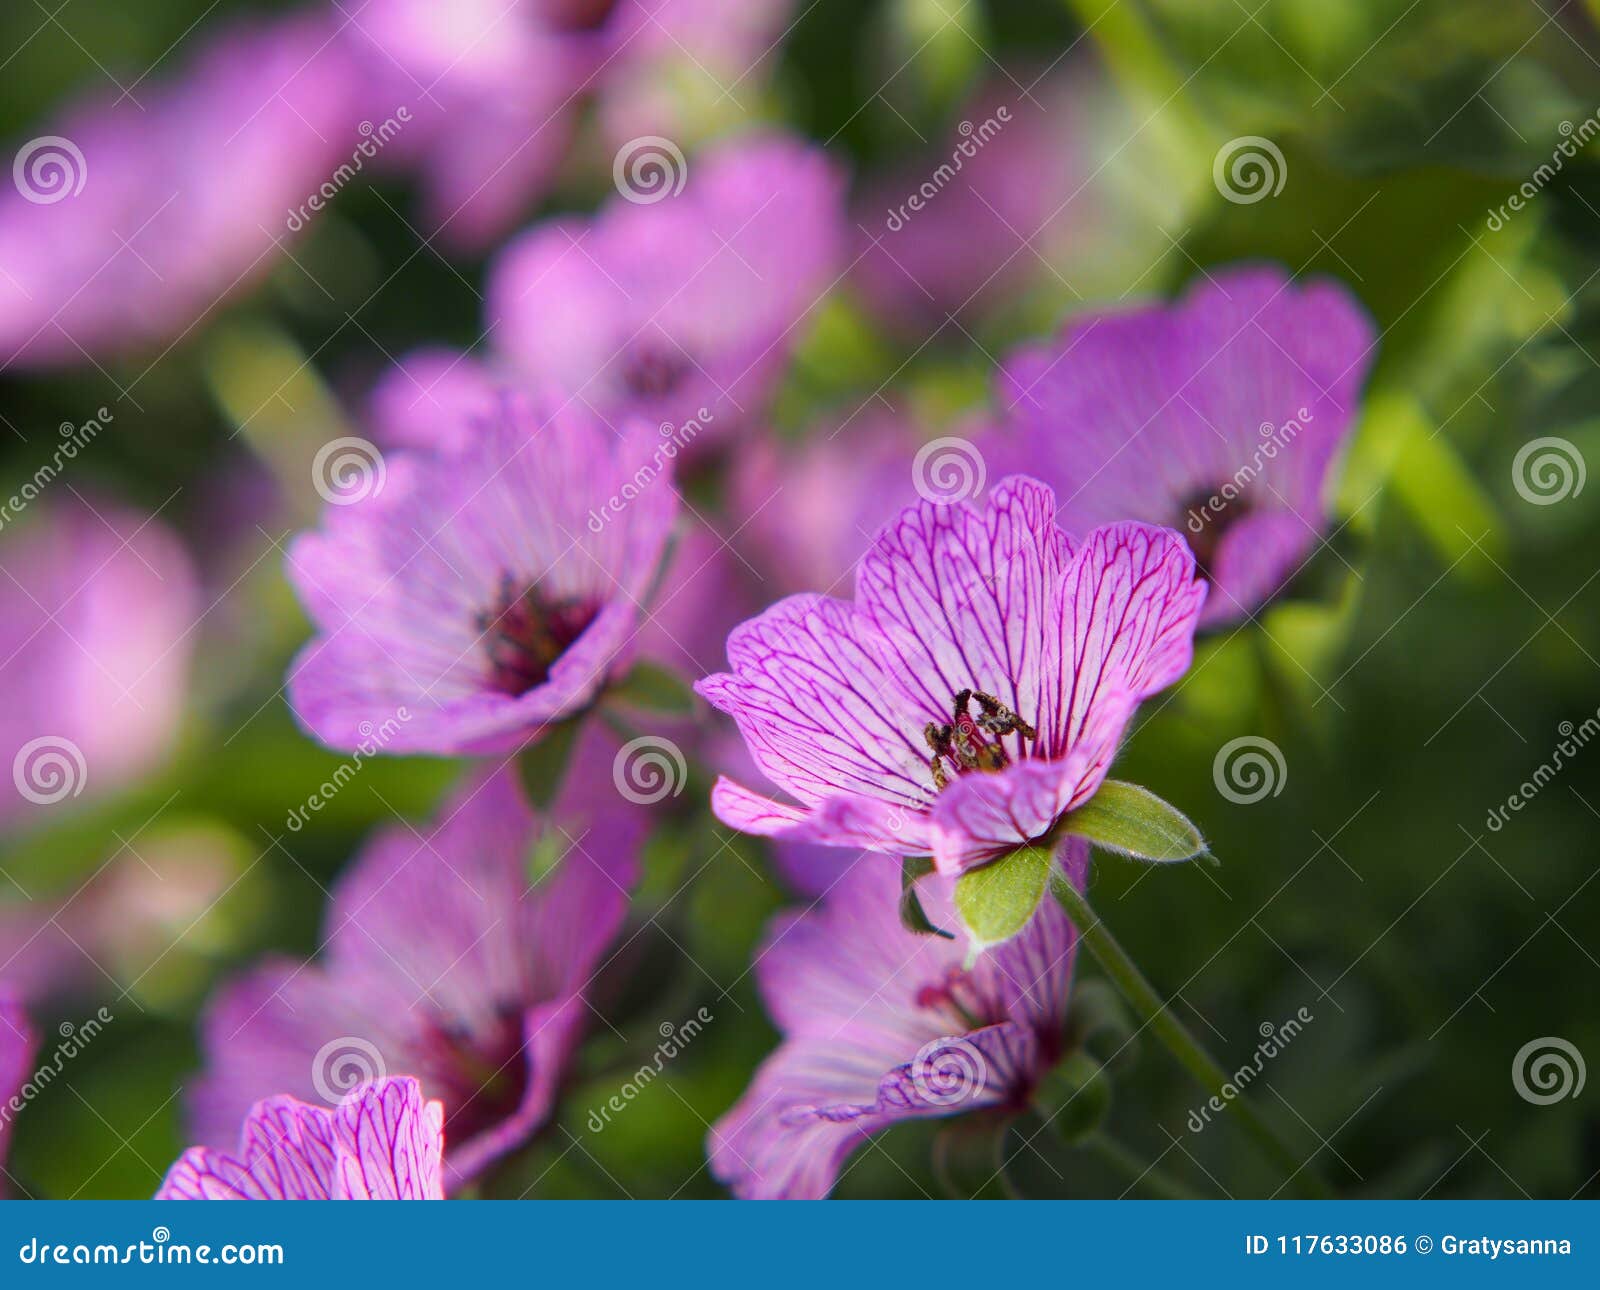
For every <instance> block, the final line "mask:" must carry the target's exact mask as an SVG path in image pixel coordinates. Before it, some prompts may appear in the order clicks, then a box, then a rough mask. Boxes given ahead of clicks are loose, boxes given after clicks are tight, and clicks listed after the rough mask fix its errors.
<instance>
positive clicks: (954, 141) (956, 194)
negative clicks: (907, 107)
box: [853, 60, 1105, 331]
mask: <svg viewBox="0 0 1600 1290" xmlns="http://www.w3.org/2000/svg"><path fill="white" fill-rule="evenodd" d="M1023 79H1024V81H1025V82H1026V81H1032V80H1033V78H1032V77H1031V76H1027V75H1026V74H1024V78H1023ZM1096 86H1097V78H1096V77H1095V76H1094V75H1093V67H1092V64H1089V63H1087V62H1085V61H1083V60H1075V61H1074V62H1072V63H1070V64H1069V65H1068V66H1067V68H1066V69H1065V70H1064V71H1063V72H1061V73H1057V74H1056V75H1054V76H1052V77H1050V78H1048V79H1045V80H1044V81H1043V83H1042V84H1041V83H1039V82H1038V81H1034V83H1033V84H1031V85H1029V86H1028V89H1027V91H1026V92H1024V91H1023V90H1021V89H1019V88H1018V86H1017V84H1016V83H1015V82H1014V81H1011V80H1004V79H1003V80H999V81H996V82H994V83H991V84H988V85H985V86H984V87H983V88H982V89H981V90H980V91H979V92H978V93H977V94H976V95H974V96H973V98H972V99H971V101H969V102H968V103H967V104H966V105H965V106H964V107H963V109H962V116H961V122H960V124H959V126H958V127H957V128H956V130H955V131H953V132H952V134H951V135H950V136H949V137H948V138H946V139H944V140H943V141H942V142H941V143H940V145H939V146H938V147H937V148H936V149H934V151H933V152H932V153H931V155H930V154H928V153H924V154H922V155H921V156H920V157H919V159H917V160H916V161H914V162H912V163H911V164H909V165H906V166H903V167H899V168H897V169H896V170H895V171H893V172H892V173H891V174H889V175H888V176H886V177H884V178H881V179H878V180H876V181H875V182H874V183H872V184H871V185H869V186H868V187H867V188H866V189H865V191H864V192H863V193H862V195H861V197H860V198H859V200H858V201H857V202H856V203H855V210H854V220H855V225H856V230H857V239H858V242H859V244H860V245H859V247H858V252H859V255H860V259H859V261H858V262H857V264H856V266H855V268H854V269H853V275H854V277H855V280H856V281H857V283H858V284H859V285H860V287H861V289H862V291H863V293H864V294H865V296H866V298H867V300H868V301H869V302H870V303H871V304H872V305H873V306H874V308H875V310H876V311H877V312H878V313H879V314H881V315H883V316H885V317H887V318H888V319H890V320H892V321H894V322H896V323H899V324H900V325H901V326H903V327H905V328H907V329H908V330H912V331H918V330H921V331H925V330H927V329H929V328H934V327H943V326H945V325H946V319H947V318H948V317H949V316H950V315H952V314H953V315H955V316H957V317H962V316H966V315H969V314H972V313H974V312H980V311H983V310H986V309H988V308H990V307H992V306H993V305H995V304H996V303H999V302H1002V301H1003V302H1007V303H1014V302H1015V300H1016V299H1017V297H1019V296H1021V295H1023V294H1025V293H1026V292H1027V291H1029V290H1030V289H1035V288H1037V287H1039V286H1047V287H1048V286H1049V279H1051V277H1052V276H1053V275H1056V270H1055V269H1054V268H1053V267H1052V266H1054V265H1057V264H1060V263H1063V262H1064V261H1065V260H1067V258H1068V257H1069V255H1070V254H1071V251H1072V249H1073V248H1074V247H1075V246H1077V245H1079V244H1081V243H1083V242H1084V241H1085V240H1086V239H1087V235H1088V234H1089V233H1091V232H1092V230H1093V229H1094V227H1095V226H1096V225H1097V224H1099V223H1100V222H1101V221H1102V220H1103V219H1104V218H1105V216H1104V210H1103V207H1104V195H1103V194H1102V192H1101V190H1100V187H1099V185H1098V184H1095V183H1093V182H1091V181H1092V179H1093V177H1094V170H1095V167H1094V164H1093V162H1092V160H1091V158H1090V157H1089V155H1088V151H1089V149H1088V143H1089V139H1088V137H1087V136H1088V134H1089V131H1088V125H1089V123H1090V122H1091V121H1093V120H1095V119H1096V116H1095V114H1094V113H1093V112H1092V111H1090V110H1089V109H1090V108H1091V106H1092V105H1091V103H1090V102H1089V101H1088V100H1089V95H1090V93H1091V92H1092V91H1093V90H1094V89H1095V88H1096Z"/></svg>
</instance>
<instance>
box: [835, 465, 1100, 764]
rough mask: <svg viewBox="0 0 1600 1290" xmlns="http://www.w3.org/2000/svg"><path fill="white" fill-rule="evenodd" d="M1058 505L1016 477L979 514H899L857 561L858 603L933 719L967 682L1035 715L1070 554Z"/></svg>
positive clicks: (958, 510) (951, 510)
mask: <svg viewBox="0 0 1600 1290" xmlns="http://www.w3.org/2000/svg"><path fill="white" fill-rule="evenodd" d="M1055 511H1056V506H1055V494H1054V493H1052V492H1051V490H1050V489H1048V488H1046V487H1044V486H1043V485H1042V484H1039V483H1037V482H1035V481H1033V480H1030V479H1027V478H1024V477H1013V478H1010V479H1006V480H1004V481H1002V482H1001V483H1000V484H999V485H997V486H996V488H995V490H994V492H993V494H992V496H991V498H990V500H989V503H988V505H987V506H986V507H985V508H984V509H983V510H981V511H980V510H976V509H974V508H972V507H969V506H966V505H936V504H934V503H932V502H923V503H922V504H921V505H919V506H915V507H911V508H909V509H907V510H904V511H902V512H901V513H900V516H899V518H898V519H897V520H895V521H894V522H892V523H890V524H889V525H888V526H887V527H885V528H884V530H883V531H882V532H881V533H880V534H879V535H878V538H877V540H876V541H875V542H874V543H873V546H872V549H871V550H870V551H869V552H868V553H867V555H866V556H865V557H864V558H863V559H862V561H861V565H860V569H859V573H858V575H857V584H856V586H857V590H856V596H857V601H858V603H859V604H860V606H861V608H862V609H863V610H864V611H865V612H866V613H868V614H870V615H871V616H872V618H873V619H874V620H875V621H876V622H877V623H878V624H880V625H881V626H882V627H883V629H884V631H885V632H886V633H887V634H888V635H889V637H890V638H891V639H892V641H893V642H894V647H895V649H896V651H897V652H898V653H899V654H900V656H901V657H902V658H903V659H904V660H905V662H906V665H907V670H908V672H909V674H910V675H911V676H913V677H915V678H916V681H917V682H918V683H919V695H918V697H919V698H920V699H921V700H922V701H923V703H924V704H925V705H926V707H927V709H928V710H929V711H930V712H931V713H932V717H931V718H930V719H934V720H938V721H941V722H945V721H949V720H950V716H951V707H952V699H953V697H954V696H955V694H956V693H957V692H958V691H961V690H967V689H972V690H983V691H986V692H988V693H990V694H993V695H995V696H996V697H997V698H999V699H1000V700H1001V702H1003V703H1005V704H1007V705H1009V706H1010V707H1011V708H1012V710H1013V711H1015V712H1017V713H1018V714H1019V715H1021V716H1022V718H1023V719H1024V720H1026V721H1029V722H1030V723H1033V714H1035V713H1037V712H1038V710H1039V698H1040V689H1041V669H1042V668H1043V666H1044V662H1045V654H1046V646H1045V638H1046V636H1047V634H1048V627H1049V626H1050V625H1052V619H1051V614H1050V609H1051V605H1050V601H1051V592H1052V590H1053V589H1054V587H1055V586H1056V584H1057V582H1059V580H1060V578H1061V572H1062V570H1063V569H1064V568H1065V567H1066V565H1067V562H1068V561H1069V560H1070V559H1071V558H1072V543H1071V540H1070V539H1069V538H1068V537H1067V535H1066V534H1065V533H1063V532H1062V531H1061V529H1060V528H1058V527H1057V525H1056V520H1055ZM1017 739H1018V744H1019V747H1020V745H1021V741H1022V736H1020V735H1018V736H1017Z"/></svg>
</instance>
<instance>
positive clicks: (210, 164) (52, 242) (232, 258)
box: [0, 15, 362, 364]
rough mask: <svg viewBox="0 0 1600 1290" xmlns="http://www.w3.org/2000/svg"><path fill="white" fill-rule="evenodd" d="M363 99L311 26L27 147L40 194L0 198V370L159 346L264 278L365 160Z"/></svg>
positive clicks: (340, 57) (198, 66) (210, 44)
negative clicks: (340, 181)
mask: <svg viewBox="0 0 1600 1290" xmlns="http://www.w3.org/2000/svg"><path fill="white" fill-rule="evenodd" d="M361 88H362V85H361V78H360V74H359V69H358V68H357V67H356V66H354V65H353V64H352V62H351V60H350V58H349V57H348V54H347V51H346V50H345V47H344V46H343V45H342V44H340V43H339V42H337V41H335V40H334V39H333V29H332V28H331V27H330V26H329V25H328V24H327V23H326V22H324V21H323V20H321V19H319V18H317V17H314V16H304V15H297V16H293V17H290V18H286V19H283V20H281V21H278V22H275V23H273V22H253V23H244V24H240V25H237V26H234V27H231V28H228V29H224V30H223V32H222V33H221V34H220V35H214V36H209V37H207V39H206V43H205V45H204V47H203V48H202V50H201V51H200V53H199V54H197V55H196V56H195V57H194V58H193V59H192V61H191V62H190V64H189V66H188V67H187V68H186V69H185V70H184V71H183V72H182V73H180V74H178V75H176V76H173V77H170V78H168V79H166V80H165V81H163V82H160V83H153V84H151V85H148V86H139V87H137V88H136V89H135V90H134V92H133V97H130V98H127V99H123V100H119V101H116V102H107V101H104V100H102V99H85V100H80V101H78V102H76V103H74V104H73V105H72V106H70V107H69V108H68V110H67V111H66V113H65V114H64V115H63V116H62V118H61V119H59V120H57V121H55V122H52V123H50V124H49V125H48V126H46V127H45V128H44V130H43V131H42V132H41V136H40V137H39V138H36V139H35V140H32V141H30V142H29V143H26V144H24V145H23V150H24V151H25V152H31V156H30V169H29V171H28V179H27V181H26V182H24V183H20V184H17V185H7V186H5V188H4V189H0V360H3V361H4V362H5V363H10V362H16V361H21V362H25V363H28V364H40V363H76V362H81V361H84V360H85V358H86V357H89V356H93V355H99V354H105V353H122V352H126V351H129V350H134V349H139V348H142V347H148V346H154V345H158V344H161V343H163V342H166V341H168V340H172V339H174V338H176V337H179V336H180V335H182V334H183V333H185V332H186V331H187V330H188V329H189V328H190V327H192V326H193V325H195V324H196V323H197V322H199V321H200V320H202V319H203V318H205V317H206V316H208V315H209V314H210V313H211V312H212V311H213V310H215V308H216V307H217V306H218V305H219V304H221V303H222V302H223V301H224V300H225V299H226V298H227V297H228V296H230V295H231V294H233V293H234V292H236V291H238V290H239V289H241V288H242V287H243V286H244V285H245V284H247V283H248V282H250V281H251V280H253V279H256V278H259V277H261V276H262V275H263V274H264V273H265V272H266V270H267V269H268V268H269V267H270V266H271V264H272V263H273V262H274V261H275V259H276V258H277V256H278V255H279V252H280V247H281V245H282V244H283V243H284V242H285V241H286V240H287V239H288V238H289V237H290V236H291V233H290V228H289V225H288V222H287V221H288V216H289V214H290V212H291V211H292V210H294V209H295V208H296V207H298V206H299V205H300V204H301V203H303V202H304V201H305V200H306V199H307V197H308V196H309V195H310V194H312V193H313V192H314V191H315V190H317V189H318V188H319V187H320V186H321V185H322V184H323V182H324V181H325V180H327V179H328V178H329V177H330V175H331V173H332V171H333V169H334V167H335V166H336V165H338V164H339V163H340V162H343V161H345V160H347V159H348V158H349V156H350V154H351V153H352V151H353V150H354V149H355V148H356V146H357V145H358V144H359V143H360V141H361V136H360V135H359V133H358V132H357V118H358V115H359V101H360V95H361ZM134 98H137V100H138V101H137V102H135V101H134ZM52 137H53V141H52Z"/></svg>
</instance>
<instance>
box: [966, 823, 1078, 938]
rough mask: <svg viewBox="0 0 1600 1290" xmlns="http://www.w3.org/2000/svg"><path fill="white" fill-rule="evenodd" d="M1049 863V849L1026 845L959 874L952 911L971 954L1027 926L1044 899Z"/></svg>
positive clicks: (1048, 875)
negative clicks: (963, 931)
mask: <svg viewBox="0 0 1600 1290" xmlns="http://www.w3.org/2000/svg"><path fill="white" fill-rule="evenodd" d="M1053 862H1054V852H1053V850H1052V849H1051V848H1050V847H1048V846H1030V847H1023V848H1021V849H1020V850H1017V851H1013V852H1012V853H1011V854H1010V855H1008V856H1006V857H1005V858H1004V859H1002V860H996V861H995V862H994V863H993V864H986V865H984V866H983V867H982V868H981V869H971V870H968V871H967V872H966V873H964V874H962V875H961V878H960V880H959V881H958V882H957V883H956V912H957V913H958V914H959V915H960V916H961V923H962V926H964V927H965V928H966V929H967V935H968V936H969V937H971V939H972V948H973V951H974V952H977V951H981V950H985V949H988V948H989V946H991V945H998V944H1000V943H1001V942H1002V941H1009V940H1010V939H1011V938H1012V937H1013V936H1015V935H1016V934H1017V933H1018V932H1020V931H1021V930H1022V929H1023V928H1024V927H1026V926H1027V925H1028V920H1029V919H1030V918H1032V917H1033V911H1034V910H1036V909H1037V908H1038V907H1039V902H1040V901H1041V900H1042V899H1043V898H1044V889H1045V884H1046V883H1047V881H1048V880H1049V877H1050V866H1051V865H1052V863H1053Z"/></svg>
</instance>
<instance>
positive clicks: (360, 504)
mask: <svg viewBox="0 0 1600 1290" xmlns="http://www.w3.org/2000/svg"><path fill="white" fill-rule="evenodd" d="M663 444H664V441H663V440H662V439H661V437H660V436H659V435H657V433H656V431H655V428H654V427H653V426H648V425H633V426H631V427H630V428H629V429H628V431H627V433H625V434H623V435H620V436H619V435H615V434H613V433H612V432H611V431H610V430H608V429H606V428H605V427H604V426H602V425H600V424H599V423H598V422H597V421H596V420H595V419H594V417H592V416H591V415H589V414H588V413H587V412H585V411H584V410H583V409H581V408H571V407H569V408H567V409H566V410H564V411H562V412H559V413H557V414H554V415H550V414H548V413H546V412H545V411H544V410H542V409H539V408H536V407H535V406H534V405H533V404H532V403H530V402H528V401H526V400H522V399H517V398H511V397H509V396H508V397H506V398H504V399H501V400H500V401H499V411H498V414H497V415H496V417H495V418H494V419H493V420H492V421H489V422H486V423H485V424H484V425H483V426H482V427H480V428H479V430H478V432H476V433H473V434H470V435H467V436H464V437H463V441H462V442H461V443H460V444H459V447H458V450H457V451H453V452H441V453H437V454H436V453H429V452H410V453H401V452H397V453H392V454H390V456H389V458H388V461H387V464H386V468H385V475H384V482H383V484H382V485H381V487H378V488H375V489H373V490H372V492H371V493H370V494H368V495H366V496H363V497H361V498H360V499H359V500H356V501H354V502H353V503H351V504H346V505H330V506H329V507H328V508H327V510H326V512H325V513H324V518H323V527H322V529H321V530H320V531H318V532H314V533H306V534H302V535H301V536H300V537H298V538H297V539H296V540H295V541H294V543H293V545H292V546H291V547H290V549H289V556H288V561H287V563H288V572H289V577H290V580H291V581H292V582H293V583H294V585H295V589H296V591H297V592H298V593H299V596H300V600H301V603H302V604H303V605H304V606H305V607H306V611H307V613H308V614H309V615H310V616H311V619H312V621H313V622H314V623H315V625H316V628H317V635H316V636H315V638H314V639H313V640H312V641H311V642H310V643H309V644H308V645H307V646H306V647H305V648H304V649H303V650H302V651H301V653H300V654H299V656H298V657H297V658H296V659H295V661H294V663H293V664H292V666H291V668H290V672H289V697H290V705H291V707H292V708H293V710H294V714H295V717H296V719H297V720H298V721H299V722H300V723H301V725H303V726H304V727H305V728H306V729H307V730H308V731H309V732H310V733H311V734H312V735H314V736H315V737H316V738H318V739H320V740H321V741H322V742H323V743H325V744H327V745H329V746H330V747H333V748H343V749H354V748H356V747H358V746H360V744H361V743H362V741H363V740H364V739H366V738H367V737H368V736H369V735H370V734H371V732H372V730H373V729H374V728H380V727H386V724H387V725H393V724H394V723H395V722H396V721H397V719H398V721H399V724H398V727H397V728H396V729H395V731H394V734H393V737H392V738H390V739H388V740H387V741H386V743H385V750H386V751H387V752H390V753H412V752H433V753H446V754H462V753H487V752H506V751H510V750H511V749H513V748H516V747H519V746H521V745H523V744H525V743H528V742H529V741H531V740H533V739H535V738H537V737H539V735H540V734H541V733H542V732H543V731H544V730H546V729H547V728H548V727H549V726H550V725H551V724H552V723H554V722H557V721H560V720H562V719H563V718H566V717H569V716H573V715H575V714H576V713H577V712H579V711H581V710H582V709H583V708H584V707H585V706H586V705H587V704H589V703H590V702H591V701H592V700H593V699H594V698H595V697H596V695H597V694H598V693H599V692H600V690H601V688H602V687H603V686H604V685H605V683H606V682H607V681H608V680H609V679H610V678H612V677H613V676H614V675H618V674H620V672H621V671H622V670H623V668H624V666H625V664H626V662H627V660H628V658H629V656H630V655H631V653H632V651H633V649H634V647H635V638H636V636H637V633H638V625H639V619H640V616H641V614H642V613H643V606H642V598H643V597H644V596H645V595H646V594H647V593H648V591H649V588H650V586H651V585H652V583H653V582H654V581H655V579H656V577H657V574H658V570H659V568H660V564H661V558H662V555H663V553H664V551H665V549H666V545H667V541H668V536H669V534H670V531H671V527H672V523H673V519H674V517H675V515H676V514H677V506H678V497H677V492H676V490H675V489H674V488H673V485H672V478H671V475H672V465H673V462H672V459H671V457H670V456H665V455H663V451H664V449H663ZM641 481H644V482H641Z"/></svg>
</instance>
